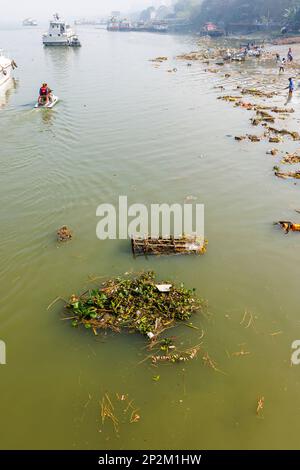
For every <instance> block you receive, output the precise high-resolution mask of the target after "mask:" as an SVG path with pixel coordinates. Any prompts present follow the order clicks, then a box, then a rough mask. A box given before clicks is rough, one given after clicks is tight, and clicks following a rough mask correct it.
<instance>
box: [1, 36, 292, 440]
mask: <svg viewBox="0 0 300 470" xmlns="http://www.w3.org/2000/svg"><path fill="white" fill-rule="evenodd" d="M40 36H41V31H40V30H36V29H35V30H22V29H18V30H2V31H0V45H1V47H4V48H5V49H7V50H9V52H10V53H11V56H13V57H14V58H15V60H16V61H17V63H18V64H19V68H18V70H17V72H16V77H17V78H18V82H17V86H16V89H11V90H10V93H9V94H8V95H7V97H6V100H5V99H4V103H3V101H2V104H3V108H2V109H1V110H0V126H1V127H0V139H1V140H0V142H1V147H0V159H1V172H0V194H1V245H0V250H1V258H0V259H1V267H0V273H1V274H0V285H1V312H0V320H1V328H0V339H2V340H4V341H5V342H6V345H7V365H6V366H1V368H0V381H1V389H0V390H1V399H0V415H1V437H0V443H1V444H0V445H1V448H72V449H73V448H75V449H79V448H83V449H95V448H96V449H104V448H114V449H128V448H163V449H177V448H187V449H188V448H209V449H212V448H222V449H227V448H247V449H248V448H290V447H298V446H299V438H298V430H299V424H298V422H299V420H300V406H299V400H298V397H299V393H300V367H293V368H291V367H290V351H291V349H290V348H291V343H292V341H293V340H295V339H299V338H300V317H299V311H298V305H299V302H298V294H299V262H300V255H299V243H300V239H299V238H298V236H297V234H294V235H293V234H291V235H289V236H284V234H283V233H282V232H280V231H279V230H277V229H274V227H273V226H272V222H273V221H275V220H279V219H293V220H297V217H298V219H299V215H298V216H297V214H296V213H295V212H294V210H295V209H300V198H299V184H296V185H295V184H294V183H293V182H292V181H290V180H287V181H283V180H278V179H276V178H275V177H274V176H273V174H272V167H273V165H274V164H275V163H277V161H278V158H277V159H276V158H274V157H271V156H268V155H266V150H268V148H270V144H268V143H266V142H263V143H259V144H251V143H245V142H242V143H237V142H235V141H234V139H233V138H232V137H229V135H236V134H243V133H246V132H250V131H251V132H253V128H252V126H250V123H249V118H250V117H251V115H252V114H251V113H249V112H247V111H244V110H241V109H236V110H234V109H232V106H231V105H230V104H228V103H223V102H220V101H217V100H216V98H217V96H218V94H219V93H220V92H219V91H218V90H217V89H215V88H214V86H216V85H218V84H220V83H223V82H224V78H222V76H221V75H220V74H219V75H210V74H207V73H205V72H204V70H203V69H204V67H203V65H201V64H194V65H193V66H192V67H191V68H188V67H186V64H185V63H178V62H176V61H175V60H174V61H173V59H172V57H174V56H175V55H176V54H178V53H181V52H186V51H190V50H192V49H195V47H196V46H195V40H194V39H193V38H188V37H176V36H174V37H173V36H160V35H151V34H138V33H137V34H134V33H132V34H131V33H130V34H118V33H117V34H113V33H111V34H109V33H107V32H106V31H104V30H97V29H92V28H91V29H90V28H86V29H82V30H81V31H80V38H81V40H82V43H83V47H82V48H81V49H80V50H75V49H74V50H73V49H67V50H64V49H50V48H49V49H43V47H42V46H41V37H40ZM159 55H167V56H168V57H170V58H171V61H170V64H169V65H162V66H161V67H160V68H159V69H156V68H155V67H154V66H153V64H152V63H150V62H149V61H148V59H150V58H153V57H156V56H159ZM174 66H176V67H177V68H178V71H177V73H172V74H171V73H167V69H168V68H172V67H174ZM250 67H252V68H250V69H248V70H247V71H246V74H245V75H243V74H239V73H238V70H239V69H238V66H237V67H236V71H235V72H234V73H233V75H232V77H231V78H230V79H228V80H227V82H226V87H227V89H228V91H229V92H231V89H232V88H235V87H236V85H237V83H239V82H240V81H243V82H244V83H245V82H246V83H250V84H251V83H252V82H253V81H255V80H257V79H260V77H261V80H264V81H265V82H266V84H267V86H268V87H272V86H273V85H272V83H271V79H272V74H274V78H276V74H277V69H276V70H272V69H265V68H263V67H261V68H259V69H256V68H254V67H253V66H250ZM241 70H243V69H241ZM249 71H251V74H250V75H249ZM253 73H256V74H257V75H253ZM260 74H262V75H260ZM44 80H47V81H48V83H49V84H50V86H51V87H52V88H53V90H54V91H55V93H56V94H57V95H58V96H59V97H60V98H61V102H60V103H59V104H58V105H57V106H56V108H55V109H53V110H52V111H51V112H43V111H42V110H38V111H37V110H33V109H32V108H33V105H34V102H35V98H36V92H37V90H38V87H39V85H40V83H41V81H44ZM284 80H285V79H283V82H284ZM284 83H285V82H284ZM274 86H276V87H279V88H282V85H281V84H280V86H279V84H275V85H274ZM284 93H285V92H284ZM297 95H299V92H298V91H297V92H296V96H295V98H294V106H295V107H296V108H298V106H299V96H297ZM284 98H285V97H284V94H282V95H280V96H279V97H277V98H276V99H275V100H274V102H276V103H277V104H280V105H282V104H283V103H284ZM252 101H253V100H252ZM299 118H300V113H299V111H298V110H297V112H296V113H295V114H294V115H293V116H292V117H290V118H289V122H290V125H291V128H293V129H294V130H297V129H298V127H299ZM255 132H256V130H255ZM281 148H282V150H294V149H296V148H297V145H296V143H294V142H287V143H286V144H283V145H282V146H281ZM289 169H290V168H288V170H289ZM119 195H128V197H129V202H130V203H133V202H145V203H146V204H150V203H152V202H180V203H183V202H184V200H185V198H186V197H187V196H190V195H192V196H194V197H197V202H199V203H204V204H205V210H206V212H205V222H206V236H207V238H208V240H209V250H208V252H207V255H206V256H205V257H202V258H195V257H188V258H178V257H175V258H160V259H148V260H146V259H137V260H134V259H132V257H131V255H130V249H129V246H128V243H127V242H126V241H108V242H100V241H99V240H97V238H96V234H95V230H96V224H97V218H96V215H95V213H96V207H97V206H98V205H99V204H101V203H103V202H111V203H116V202H117V200H118V196H119ZM63 224H67V225H69V226H70V227H72V229H73V230H74V232H75V238H74V240H73V241H72V242H71V243H69V244H66V245H63V246H58V245H57V243H56V241H55V231H56V229H57V228H58V227H60V226H61V225H63ZM142 269H154V270H155V271H156V272H157V273H158V274H159V275H160V276H161V277H162V278H173V279H178V280H182V281H184V282H185V283H186V285H187V286H190V287H196V288H197V291H198V294H199V295H200V296H202V297H204V298H206V299H208V302H209V312H210V315H209V316H208V317H207V318H202V317H196V318H195V319H194V324H196V325H198V326H199V330H191V329H189V328H186V327H184V326H181V327H179V328H178V330H176V334H177V336H178V337H179V340H180V341H181V342H182V343H183V344H184V345H189V344H195V343H199V341H200V340H199V337H200V336H201V331H202V329H203V330H204V331H205V337H204V339H203V340H202V341H203V348H204V350H205V351H208V353H209V355H210V357H211V358H212V359H213V360H214V361H216V363H217V364H218V368H219V369H220V370H221V371H222V372H215V371H213V370H212V369H210V368H208V367H205V366H204V365H203V362H202V359H201V354H200V356H199V358H198V359H197V360H195V361H193V362H190V363H188V364H185V365H184V366H182V365H177V366H174V367H173V366H161V367H159V368H158V369H154V368H153V367H152V366H151V365H150V364H147V363H143V364H138V363H139V362H140V361H141V360H142V359H143V357H144V355H145V350H144V346H145V341H144V340H143V339H142V338H139V337H136V336H133V335H129V336H128V335H125V334H123V335H120V336H118V335H115V336H113V335H109V336H99V337H97V338H95V337H94V336H93V335H92V334H91V333H90V332H85V331H82V330H74V329H72V328H71V327H70V325H69V324H67V323H66V322H64V321H62V320H61V318H62V315H61V312H62V305H61V304H55V306H54V307H53V308H51V309H50V310H47V306H48V305H49V304H50V303H51V302H52V301H53V300H54V299H55V298H56V297H57V296H62V297H64V298H67V297H68V296H69V295H70V294H72V293H77V292H82V291H83V290H85V289H86V288H87V287H88V286H89V276H91V275H92V276H112V275H115V274H120V273H124V272H125V271H130V270H134V271H138V270H142ZM245 311H247V312H249V314H248V315H250V314H252V315H253V319H254V321H253V323H252V324H251V325H250V326H249V327H248V328H247V324H248V322H247V321H246V322H244V323H241V322H242V319H243V316H244V313H245ZM248 318H249V317H248ZM277 332H280V334H278V335H277V334H276V335H272V334H273V333H277ZM241 350H244V351H248V352H250V353H251V354H249V355H247V356H244V357H243V356H235V355H232V354H233V353H235V352H238V351H241ZM158 374H159V375H160V377H161V378H160V381H159V382H154V381H153V380H152V377H153V375H158ZM106 391H107V392H108V393H109V394H110V395H113V394H114V393H116V392H118V393H120V394H127V393H128V394H129V395H130V397H131V398H133V399H134V400H135V403H136V405H137V406H138V407H139V408H140V412H139V413H140V415H141V420H140V422H139V423H135V424H131V425H130V424H124V425H123V426H122V427H121V429H120V436H119V437H117V436H116V435H115V433H114V431H113V429H112V427H111V426H110V425H109V424H107V425H105V426H102V424H101V420H100V407H99V401H100V399H101V397H102V396H103V394H104V393H105V392H106ZM262 396H264V397H265V410H264V413H263V417H262V418H258V417H257V416H256V412H255V411H256V405H257V399H258V397H262Z"/></svg>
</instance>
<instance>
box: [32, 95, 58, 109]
mask: <svg viewBox="0 0 300 470" xmlns="http://www.w3.org/2000/svg"><path fill="white" fill-rule="evenodd" d="M58 101H59V98H58V96H55V95H52V100H51V101H48V103H47V104H42V103H39V102H37V103H36V105H35V106H34V107H35V108H45V109H51V108H53V106H55V105H56V103H57V102H58Z"/></svg>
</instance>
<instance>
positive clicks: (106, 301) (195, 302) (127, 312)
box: [66, 272, 204, 339]
mask: <svg viewBox="0 0 300 470" xmlns="http://www.w3.org/2000/svg"><path fill="white" fill-rule="evenodd" d="M163 284H165V285H169V284H170V289H169V291H167V292H162V291H161V289H160V286H161V285H163ZM66 307H67V313H68V318H69V319H70V320H71V321H72V325H73V326H74V327H76V326H78V325H84V326H85V328H91V329H93V331H94V333H95V334H97V330H99V329H109V330H112V331H114V332H120V331H121V330H122V329H127V330H131V331H135V332H139V333H141V334H142V335H146V336H148V338H149V339H153V338H157V337H158V336H159V335H160V334H161V333H162V332H163V331H165V330H166V329H168V328H171V327H172V326H174V325H175V324H176V323H177V322H180V321H187V320H188V319H189V318H190V317H191V315H192V314H193V313H195V312H197V311H201V310H202V309H203V307H204V301H203V300H202V299H199V298H197V297H196V296H195V289H186V288H185V287H184V285H183V284H180V285H175V284H173V283H165V282H163V283H160V282H158V281H157V280H156V277H155V273H154V272H145V273H142V274H139V275H135V276H125V277H116V278H113V279H110V280H108V281H106V282H105V283H104V284H103V285H102V286H101V287H100V288H97V289H93V290H89V291H87V292H85V293H84V294H82V295H81V296H75V295H72V297H71V299H70V301H69V303H68V304H67V306H66Z"/></svg>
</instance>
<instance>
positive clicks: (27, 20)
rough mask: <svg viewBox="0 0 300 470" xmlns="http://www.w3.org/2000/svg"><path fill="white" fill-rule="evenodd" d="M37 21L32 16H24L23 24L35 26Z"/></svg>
mask: <svg viewBox="0 0 300 470" xmlns="http://www.w3.org/2000/svg"><path fill="white" fill-rule="evenodd" d="M37 25H38V24H37V21H36V20H35V19H34V18H25V20H24V21H23V26H37Z"/></svg>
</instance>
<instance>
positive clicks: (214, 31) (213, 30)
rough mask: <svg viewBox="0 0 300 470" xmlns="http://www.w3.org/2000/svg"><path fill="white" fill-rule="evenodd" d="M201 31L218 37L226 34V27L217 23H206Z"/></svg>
mask: <svg viewBox="0 0 300 470" xmlns="http://www.w3.org/2000/svg"><path fill="white" fill-rule="evenodd" d="M201 33H202V34H204V35H208V36H210V37H212V38H218V37H221V36H224V35H225V31H224V29H222V28H219V27H218V26H217V25H216V24H215V23H205V25H204V26H203V28H202V30H201Z"/></svg>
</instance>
